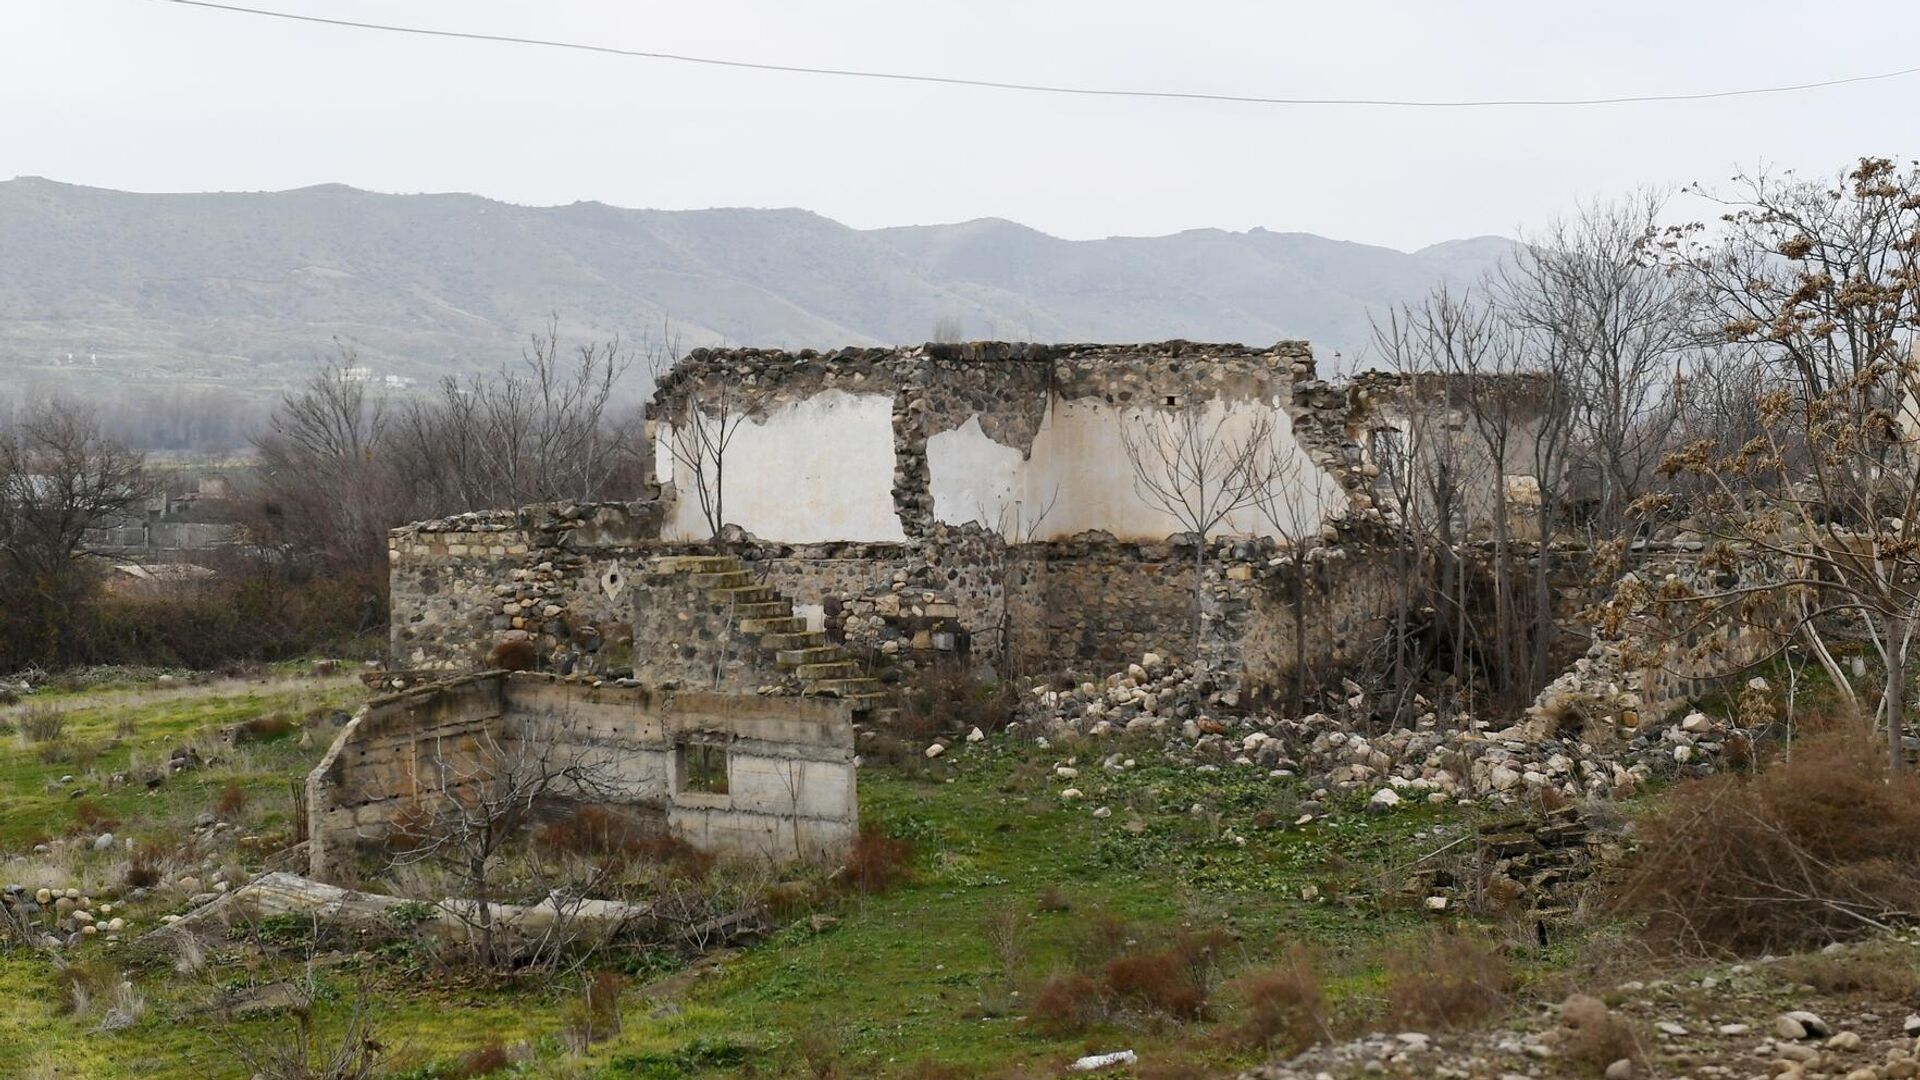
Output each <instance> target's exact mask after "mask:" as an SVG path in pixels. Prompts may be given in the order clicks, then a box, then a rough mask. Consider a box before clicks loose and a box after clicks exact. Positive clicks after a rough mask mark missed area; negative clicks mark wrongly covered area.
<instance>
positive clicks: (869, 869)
mask: <svg viewBox="0 0 1920 1080" xmlns="http://www.w3.org/2000/svg"><path fill="white" fill-rule="evenodd" d="M842 875H843V880H845V881H846V883H847V886H848V887H849V888H851V889H854V890H855V891H857V892H863V893H879V892H886V891H887V890H888V889H891V888H893V887H894V886H895V885H897V884H899V883H901V882H903V881H906V880H908V879H910V878H911V877H912V876H913V842H912V841H910V840H901V839H897V838H895V837H891V836H888V835H887V833H886V830H885V829H882V828H881V827H880V826H878V825H876V824H873V823H871V822H862V823H861V824H860V832H859V834H858V835H856V836H855V837H854V838H853V845H852V846H851V847H849V848H848V849H847V861H846V863H845V864H844V866H843V868H842Z"/></svg>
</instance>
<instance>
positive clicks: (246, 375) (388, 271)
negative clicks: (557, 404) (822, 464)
mask: <svg viewBox="0 0 1920 1080" xmlns="http://www.w3.org/2000/svg"><path fill="white" fill-rule="evenodd" d="M1506 247H1507V242H1506V241H1503V240H1499V239H1497V238H1492V237H1483V238H1479V239H1475V240H1466V241H1455V242H1452V243H1448V244H1441V245H1436V246H1434V247H1432V248H1427V249H1424V250H1421V251H1418V252H1414V253H1412V254H1408V253H1404V252H1399V251H1394V250H1391V249H1388V248H1381V247H1371V246H1368V245H1364V244H1354V243H1345V242H1341V241H1336V240H1328V239H1325V238H1322V237H1318V236H1312V235H1308V234H1303V233H1275V232H1268V231H1266V230H1262V229H1254V230H1252V231H1249V232H1245V233H1235V232H1224V231H1220V230H1215V229H1200V230H1192V231H1188V232H1183V233H1178V234H1175V235H1172V236H1161V237H1115V238H1110V239H1105V240H1094V241H1070V240H1062V239H1059V238H1057V237H1052V236H1048V235H1046V234H1045V233H1041V232H1038V231H1035V230H1033V229H1029V228H1026V227H1024V226H1021V225H1018V224H1015V223H1012V222H1008V221H1000V220H992V219H987V220H978V221H970V222H963V223H960V224H954V225H932V226H915V227H906V228H892V229H877V230H859V229H852V228H849V227H847V226H844V225H841V224H839V223H837V222H834V221H831V220H829V219H827V218H823V217H820V216H819V215H817V214H812V213H808V212H806V211H803V210H747V209H720V210H696V211H658V210H624V209H618V208H615V207H610V206H606V205H604V204H599V203H576V204H574V205H571V206H561V207H524V206H513V205H508V204H505V203H500V202H494V201H491V200H488V199H483V198H479V197H476V196H472V195H383V194H375V193H371V192H365V191H359V190H355V189H353V188H348V187H343V186H340V185H323V186H319V187H311V188H303V189H299V190H295V191H284V192H269V193H247V194H226V193H220V194H190V195H141V194H129V193H125V192H117V191H107V190H101V189H96V188H85V187H77V186H73V185H68V184H60V183H55V182H52V181H48V180H42V179H37V178H22V179H16V180H12V181H4V182H0V381H4V380H8V379H10V381H11V382H12V383H13V384H14V385H16V386H33V385H46V384H55V385H58V384H65V385H67V386H70V387H72V388H75V389H86V388H89V387H94V386H104V385H108V384H111V385H115V386H119V387H126V386H128V385H144V384H163V385H171V386H189V385H194V384H203V385H204V384H209V383H217V384H219V385H222V386H227V387H234V388H241V389H252V390H272V389H277V388H279V387H283V386H285V385H287V384H288V383H289V382H291V381H293V380H294V379H296V378H297V377H298V375H299V373H300V372H301V371H303V370H304V369H306V368H307V367H308V366H310V365H311V364H312V363H313V362H314V360H315V358H316V357H319V356H324V355H329V354H331V353H332V352H333V341H334V339H336V338H337V339H340V340H342V341H344V342H350V343H352V344H353V346H354V347H355V348H356V350H357V352H358V354H359V356H360V358H361V361H362V363H365V364H367V365H368V366H370V367H372V368H374V369H375V370H376V371H378V372H379V373H381V374H398V375H405V376H412V377H415V378H420V377H431V376H433V375H436V374H439V373H443V372H446V371H452V370H461V369H471V368H474V367H487V366H491V365H493V364H495V363H497V362H499V361H500V360H502V359H505V358H511V357H513V356H516V355H518V352H519V349H520V346H521V344H522V343H523V342H524V341H525V339H526V336H527V334H528V333H529V332H530V331H532V330H534V329H536V328H538V327H539V326H540V325H541V324H542V323H543V321H544V320H545V318H546V316H547V315H548V313H550V312H557V313H558V314H559V316H560V318H561V320H562V322H563V325H564V326H565V328H566V330H567V331H568V332H569V333H572V334H582V335H584V334H593V335H604V334H607V333H611V332H616V331H617V332H619V333H620V334H622V335H623V336H624V337H626V338H628V339H639V338H642V337H645V336H648V335H651V336H652V337H653V338H655V339H659V338H660V337H661V336H662V334H663V327H670V328H671V333H672V334H673V335H675V336H676V337H677V338H678V340H679V341H680V342H681V343H682V344H687V345H692V344H704V343H712V342H718V341H729V342H738V343H752V344H759V345H781V346H817V347H825V346H835V345H843V344H849V343H875V342H912V341H922V340H925V339H926V338H927V337H928V336H929V335H930V334H931V332H932V328H933V325H934V323H935V321H936V320H939V319H943V318H945V319H949V320H950V319H958V320H959V322H960V326H961V328H962V330H963V332H964V333H965V334H966V335H967V336H968V337H980V338H987V337H995V338H1024V339H1033V340H1082V341H1129V340H1153V339H1164V338H1172V337H1185V338H1194V339H1213V340H1230V341H1245V342H1256V343H1257V342H1268V341H1273V340H1276V339H1279V338H1286V337H1303V338H1307V339H1310V340H1312V341H1313V342H1314V343H1315V345H1316V347H1317V348H1318V349H1319V351H1320V354H1321V356H1322V357H1323V358H1327V359H1330V358H1331V357H1332V355H1333V354H1334V353H1335V352H1339V353H1341V354H1344V356H1346V357H1349V358H1351V357H1353V356H1354V355H1355V354H1356V352H1358V351H1359V350H1361V349H1362V348H1363V347H1364V345H1365V342H1366V341H1367V338H1368V322H1367V312H1368V310H1369V309H1370V308H1378V307H1379V306H1382V305H1387V304H1392V303H1395V302H1398V301H1400V300H1404V299H1409V298H1412V297H1415V296H1417V295H1419V294H1420V293H1421V292H1422V291H1424V290H1425V289H1426V288H1428V287H1429V286H1430V285H1432V284H1433V283H1435V282H1436V281H1439V280H1441V279H1443V278H1446V279H1452V280H1462V279H1468V278H1471V277H1472V276H1474V275H1476V274H1478V273H1479V272H1480V271H1482V270H1483V269H1485V268H1486V267H1487V266H1489V265H1491V264H1492V263H1493V262H1494V261H1495V260H1497V259H1498V258H1499V257H1500V255H1501V254H1502V253H1503V252H1504V251H1505V250H1506ZM69 357H71V359H69Z"/></svg>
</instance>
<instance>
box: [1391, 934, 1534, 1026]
mask: <svg viewBox="0 0 1920 1080" xmlns="http://www.w3.org/2000/svg"><path fill="white" fill-rule="evenodd" d="M1513 986H1514V978H1513V968H1512V966H1511V965H1510V964H1509V963H1508V962H1507V958H1506V955H1505V954H1504V953H1503V952H1501V950H1500V949H1499V947H1498V946H1496V945H1495V944H1494V943H1493V942H1491V941H1488V940H1487V939H1485V938H1483V937H1479V936H1477V935H1471V934H1434V935H1432V937H1431V938H1430V939H1429V940H1428V941H1427V942H1425V943H1423V944H1421V945H1419V946H1416V947H1410V948H1407V949H1402V950H1399V951H1397V952H1395V953H1394V954H1393V956H1392V958H1391V959H1390V960H1389V961H1388V964H1387V1009H1388V1012H1389V1013H1390V1015H1391V1016H1392V1017H1393V1019H1394V1020H1395V1021H1396V1022H1398V1023H1401V1024H1404V1025H1407V1026H1410V1027H1429V1028H1461V1027H1469V1026H1471V1025H1473V1024H1475V1023H1478V1022H1480V1021H1482V1020H1487V1019H1490V1018H1492V1017H1495V1016H1498V1015H1499V1014H1500V1013H1502V1012H1504V1011H1506V1007H1507V995H1508V993H1509V992H1511V991H1512V989H1513Z"/></svg>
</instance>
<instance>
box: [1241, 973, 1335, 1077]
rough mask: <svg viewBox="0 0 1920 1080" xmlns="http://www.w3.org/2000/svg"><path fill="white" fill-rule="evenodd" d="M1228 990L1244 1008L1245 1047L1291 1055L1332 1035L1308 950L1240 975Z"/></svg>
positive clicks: (1242, 1022) (1323, 995) (1242, 1010)
mask: <svg viewBox="0 0 1920 1080" xmlns="http://www.w3.org/2000/svg"><path fill="white" fill-rule="evenodd" d="M1228 989H1229V991H1230V996H1231V997H1232V998H1233V999H1234V1000H1235V1001H1236V1002H1237V1003H1238V1007H1239V1009H1238V1011H1239V1017H1240V1019H1239V1023H1238V1024H1236V1025H1235V1027H1234V1031H1233V1036H1234V1039H1235V1041H1237V1042H1239V1043H1241V1044H1242V1045H1245V1046H1250V1047H1258V1048H1260V1049H1262V1050H1266V1051H1269V1052H1277V1053H1283V1054H1291V1053H1298V1052H1299V1051H1301V1050H1304V1049H1306V1048H1307V1047H1309V1046H1312V1045H1313V1044H1315V1043H1317V1042H1320V1041H1322V1040H1325V1039H1327V1038H1329V1037H1330V1036H1331V1032H1330V1031H1329V1028H1328V1011H1327V1001H1326V995H1325V994H1324V992H1323V991H1322V990H1321V987H1320V976H1319V974H1318V972H1317V971H1316V970H1315V965H1314V958H1313V956H1312V955H1311V954H1310V953H1308V952H1307V951H1306V950H1305V949H1303V948H1300V947H1298V946H1295V947H1293V948H1289V949H1288V950H1287V951H1286V952H1285V953H1284V954H1283V955H1282V956H1281V958H1280V960H1279V962H1278V963H1275V964H1273V965H1270V966H1268V967H1264V968H1261V969H1258V970H1256V971H1251V972H1248V973H1246V974H1244V975H1242V976H1240V977H1239V978H1238V979H1236V980H1234V982H1233V983H1232V984H1231V985H1230V986H1229V987H1228Z"/></svg>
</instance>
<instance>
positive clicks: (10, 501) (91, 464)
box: [0, 401, 155, 664]
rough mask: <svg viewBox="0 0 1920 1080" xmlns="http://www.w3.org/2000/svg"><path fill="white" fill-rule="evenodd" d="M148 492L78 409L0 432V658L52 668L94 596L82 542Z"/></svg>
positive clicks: (29, 415) (59, 410) (138, 470)
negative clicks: (0, 617)
mask: <svg viewBox="0 0 1920 1080" xmlns="http://www.w3.org/2000/svg"><path fill="white" fill-rule="evenodd" d="M154 490H155V485H154V482H153V479H152V477H151V476H150V475H149V474H148V472H147V470H146V463H145V459H144V458H143V457H142V456H141V455H139V454H136V453H133V452H132V451H129V450H127V449H126V448H125V447H124V446H122V445H121V444H120V443H119V442H118V441H116V440H114V439H111V438H108V437H107V436H106V435H104V434H103V433H102V432H101V430H100V425H99V422H98V420H97V419H96V418H95V417H94V415H93V414H92V413H91V412H89V411H88V410H86V409H84V408H81V407H79V406H76V405H72V404H68V403H66V402H62V401H52V402H48V403H46V404H43V405H39V406H36V407H34V408H32V409H30V410H28V411H27V412H26V413H25V414H24V415H23V416H21V417H20V418H19V419H18V420H16V421H15V422H14V423H13V424H12V425H11V426H10V427H8V428H6V429H4V430H0V604H4V606H5V610H6V611H7V614H8V619H7V623H8V627H7V632H6V633H4V634H0V658H4V654H6V653H8V652H11V653H13V654H14V655H13V656H12V657H11V660H12V662H15V663H22V664H24V663H27V662H29V661H33V660H43V661H53V660H57V659H59V657H60V654H61V653H62V652H63V651H64V640H65V637H66V635H67V634H68V633H70V632H71V627H72V623H73V616H74V613H75V611H76V610H77V609H78V608H79V606H80V605H81V604H82V603H83V602H84V601H85V599H86V598H87V596H88V595H89V593H90V592H91V590H92V588H93V586H94V577H93V575H92V573H91V572H90V570H89V567H88V566H87V565H86V562H85V556H86V539H87V534H88V532H90V531H91V530H94V529H97V528H100V527H102V526H105V525H108V524H111V523H112V522H114V521H116V520H119V519H122V518H124V517H126V516H127V515H128V514H130V513H133V512H137V511H139V510H141V509H142V508H144V505H145V503H146V500H147V498H148V497H149V496H150V495H151V494H152V493H153V491H154Z"/></svg>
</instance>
